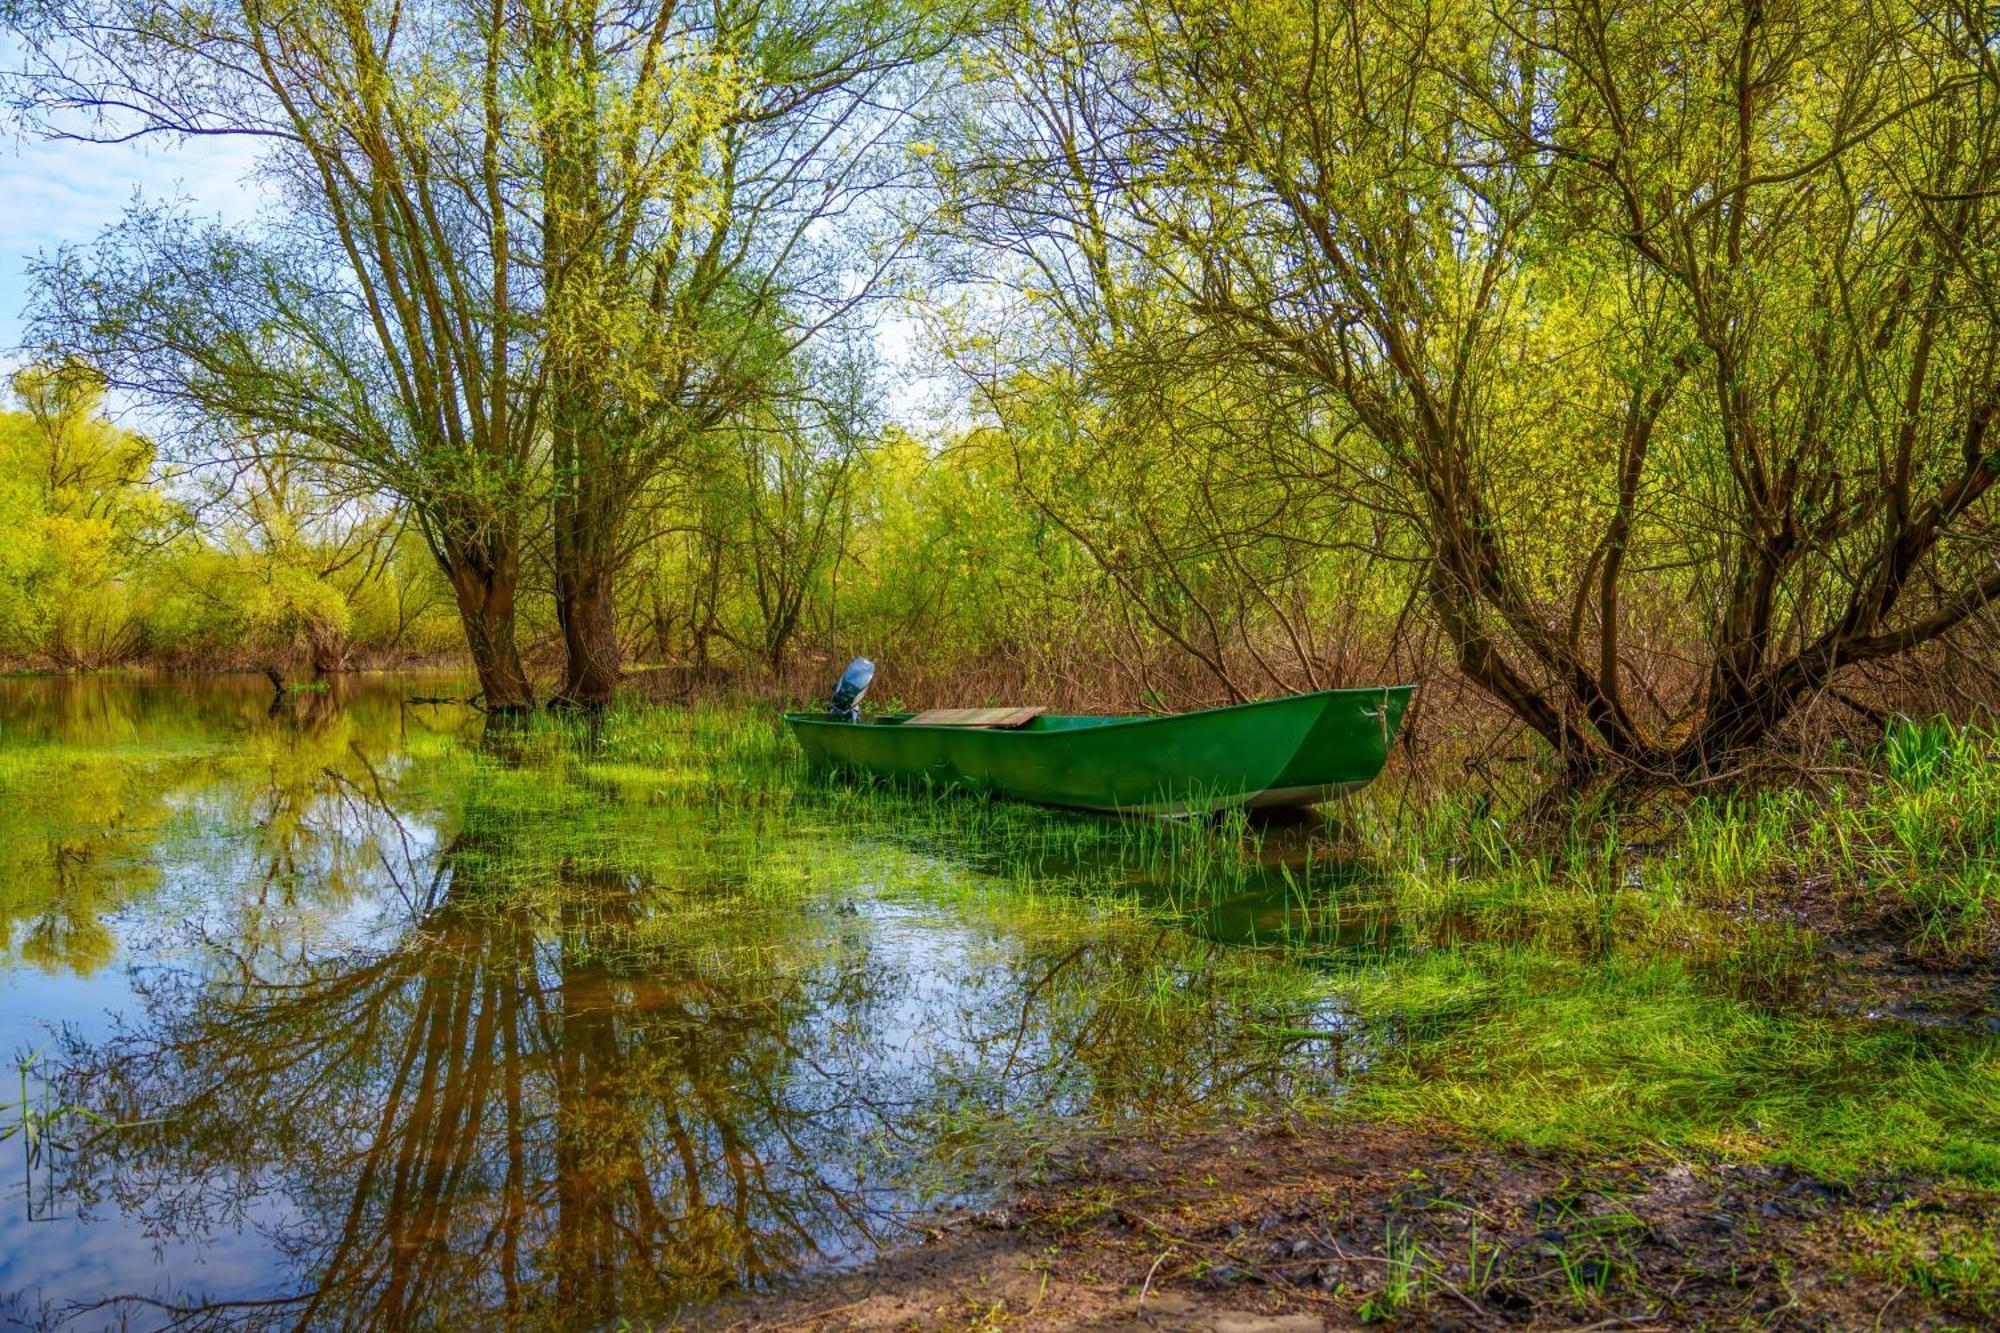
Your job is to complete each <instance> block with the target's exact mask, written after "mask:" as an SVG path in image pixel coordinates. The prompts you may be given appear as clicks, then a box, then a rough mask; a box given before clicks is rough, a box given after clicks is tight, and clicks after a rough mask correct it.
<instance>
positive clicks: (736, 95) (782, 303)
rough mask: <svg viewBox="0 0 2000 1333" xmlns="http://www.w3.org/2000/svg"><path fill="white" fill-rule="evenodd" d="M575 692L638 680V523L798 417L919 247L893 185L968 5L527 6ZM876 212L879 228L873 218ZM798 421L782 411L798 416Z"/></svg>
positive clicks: (590, 695)
mask: <svg viewBox="0 0 2000 1333" xmlns="http://www.w3.org/2000/svg"><path fill="white" fill-rule="evenodd" d="M522 8H523V12H522V16H521V27H522V32H523V36H522V42H523V51H524V61H525V67H526V75H525V78H524V88H525V92H524V97H525V100H526V103H527V107H528V115H529V116H530V118H531V122H532V126H533V132H534V139H533V142H534V145H535V150H534V151H535V153H536V169H537V173H538V176H537V181H536V207H537V210H538V214H537V216H538V218H539V223H540V237H539V240H540V255H539V264H540V271H541V273H542V275H543V277H542V287H543V291H544V297H545V311H544V321H545V327H546V337H547V340H548V341H547V365H546V370H547V377H548V378H547V400H546V401H547V406H546V411H547V420H548V430H549V441H550V450H551V458H552V464H553V468H552V473H553V487H552V497H553V508H552V548H553V551H554V563H555V583H556V602H557V612H558V615H559V617H560V619H561V623H562V628H563V636H564V642H565V645H566V647H567V650H568V669H567V671H566V673H565V676H564V682H563V697H564V698H565V699H568V700H570V701H573V702H576V703H582V704H596V703H601V702H602V701H603V700H604V699H606V698H608V697H609V695H610V693H611V691H612V689H613V688H614V686H615V685H616V683H617V678H618V661H619V648H618V633H617V628H618V627H617V615H616V609H617V608H616V602H615V600H614V588H615V584H616V581H617V578H618V575H619V572H620V571H621V570H622V569H623V568H624V567H625V566H626V564H627V562H628V561H629V559H630V558H631V556H632V554H633V551H634V549H635V548H636V547H637V546H639V545H641V544H643V543H644V542H645V541H647V540H649V538H650V536H651V535H652V534H651V533H650V532H648V531H647V530H646V528H645V526H644V525H643V524H640V523H637V522H635V521H634V514H635V512H636V511H643V509H644V507H645V503H646V497H647V496H648V495H650V494H653V493H655V489H656V488H654V487H653V486H652V485H651V482H652V480H653V479H654V478H655V477H656V476H658V475H659V473H660V472H661V470H662V469H663V468H667V467H669V466H671V465H675V464H688V463H691V462H692V461H693V460H694V459H695V457H696V455H697V453H698V452H700V450H699V448H698V446H699V445H700V442H701V441H702V439H703V437H704V435H706V434H707V433H709V432H714V431H718V430H722V429H724V428H725V427H726V428H728V429H730V430H734V429H735V424H734V423H737V422H738V421H739V420H740V419H742V418H744V417H745V416H746V415H757V414H760V413H761V414H765V415H768V414H769V413H770V412H772V411H773V410H774V408H773V406H772V400H773V398H774V397H777V396H783V395H785V394H788V393H789V392H790V386H791V385H792V384H793V383H794V382H795V381H796V379H797V375H798V370H799V367H800V366H802V365H806V364H810V363H809V362H806V361H802V360H801V359H800V356H799V353H800V350H801V349H802V348H803V347H804V346H805V344H806V343H807V342H808V341H809V340H810V339H812V338H813V337H814V336H815V335H816V334H818V333H819V332H820V331H821V330H823V329H824V328H826V327H827V326H828V325H829V324H830V323H833V322H835V321H836V320H838V319H840V318H841V317H842V316H843V315H844V314H845V313H846V312H848V311H849V310H851V309H853V308H854V307H855V306H856V305H857V304H858V303H860V302H861V301H863V300H865V299H866V298H867V297H868V296H869V295H870V294H871V293H872V292H873V291H874V290H875V288H876V286H877V284H878V283H879V281H880V279H881V277H882V274H883V273H884V271H885V270H886V268H887V267H888V265H889V264H891V263H892V262H893V261H894V259H895V257H896V255H897V253H898V248H899V243H898V241H897V238H896V237H895V236H894V235H893V234H892V233H891V232H888V231H885V230H884V229H883V228H882V227H881V226H878V225H875V224H876V223H879V222H885V221H886V220H887V219H888V218H889V216H890V214H891V212H892V210H890V209H889V208H888V207H887V205H886V201H884V200H883V199H882V198H881V195H882V193H883V192H884V191H887V190H890V189H892V188H893V187H894V186H895V185H896V184H897V179H898V176H899V174H900V173H901V172H902V171H903V170H904V168H905V165H906V158H905V156H904V154H903V151H902V147H901V140H902V137H903V135H904V132H905V130H906V129H907V127H908V124H909V115H908V112H909V109H910V106H911V104H912V101H913V99H914V98H915V97H916V96H917V95H918V94H919V93H920V92H921V87H920V82H919V81H920V79H921V77H922V62H923V61H924V60H925V59H926V58H927V57H929V56H931V55H933V54H934V53H935V52H936V51H937V50H938V49H939V48H940V47H941V46H942V44H943V43H944V42H945V41H946V40H947V39H948V37H949V35H950V34H951V33H952V32H954V31H955V30H956V28H957V26H958V22H959V19H958V17H957V16H958V15H960V14H962V12H963V10H964V6H960V5H953V4H918V3H907V2H906V0H845V2H844V3H837V4H825V3H817V2H814V0H701V2H700V3H683V4H668V5H662V6H660V7H658V8H656V9H638V10H635V9H632V8H630V7H628V6H623V5H615V4H609V3H602V2H601V0H527V2H526V3H525V4H524V5H523V7H522ZM871 220H872V221H871ZM779 410H781V409H779Z"/></svg>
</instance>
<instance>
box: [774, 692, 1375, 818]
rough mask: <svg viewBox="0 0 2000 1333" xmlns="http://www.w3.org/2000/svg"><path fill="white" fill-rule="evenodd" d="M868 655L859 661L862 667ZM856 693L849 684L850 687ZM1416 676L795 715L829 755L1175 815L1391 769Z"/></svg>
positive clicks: (1306, 795) (807, 741)
mask: <svg viewBox="0 0 2000 1333" xmlns="http://www.w3.org/2000/svg"><path fill="white" fill-rule="evenodd" d="M857 665H859V664H857ZM843 688H844V689H845V682H844V683H843ZM1413 688H1414V687H1413V686H1409V685H1391V686H1380V687H1376V688H1372V689H1359V690H1322V691H1320V692H1319V693H1317V694H1297V695H1293V696H1291V697H1289V698H1284V699H1267V700H1265V701H1263V702H1261V703H1248V704H1236V705H1234V706H1232V707H1228V708H1210V709H1207V710H1205V711H1203V712H1199V713H1176V714H1170V715H1166V716H1160V717H1143V716H1141V717H1105V716H1089V715H1062V714H1054V713H1045V712H1042V711H1041V710H1039V709H1032V708H1011V709H1010V708H994V709H932V710H930V711H929V712H925V713H896V714H888V715H884V716H880V717H874V718H870V719H867V720H866V721H857V720H850V719H851V718H852V712H851V709H852V706H853V704H854V702H855V698H856V697H858V691H854V692H853V694H852V695H850V696H849V697H846V698H845V699H844V700H843V699H842V698H840V697H836V699H835V704H834V707H835V708H836V709H841V710H842V711H845V712H847V716H841V715H840V714H839V713H836V712H831V711H830V713H829V715H825V716H822V715H820V714H815V713H787V714H786V715H785V720H786V721H787V722H789V723H790V724H791V727H792V733H793V734H794V735H796V736H797V737H798V739H799V744H800V745H801V746H802V747H804V749H805V752H806V757H807V758H808V759H810V760H812V761H813V762H814V763H815V764H821V765H826V766H831V767H839V768H848V769H854V770H858V771H861V772H866V773H874V774H878V775H881V776H884V777H893V778H903V779H912V780H916V781H919V782H927V783H932V784H936V785H939V786H945V787H953V786H956V787H964V788H970V789H972V790H976V791H990V792H993V793H995V794H997V795H1001V796H1011V797H1014V798H1016V799H1019V800H1024V801H1035V802H1038V803H1040V804H1042V805H1061V806H1074V807H1078V808H1081V809H1085V810H1112V811H1120V812H1144V813H1153V814H1174V813H1179V812H1182V811H1185V810H1189V809H1216V808H1222V807H1228V806H1235V805H1248V806H1252V807H1260V808H1261V807H1270V806H1300V805H1312V804H1314V803H1316V802H1319V801H1323V800H1326V799H1328V798H1329V797H1332V796H1336V795H1339V794H1340V793H1341V792H1344V791H1351V790H1353V789H1354V788H1356V787H1359V786H1361V785H1362V784H1364V783H1366V782H1368V781H1369V780H1370V779H1371V778H1373V777H1374V776H1375V775H1376V774H1377V773H1379V772H1380V771H1381V770H1382V764H1383V761H1384V760H1386V759H1387V758H1388V754H1389V745H1390V742H1391V741H1393V740H1394V739H1395V737H1396V728H1397V726H1398V725H1399V724H1400V723H1401V722H1402V720H1403V709H1404V707H1405V706H1406V705H1407V704H1408V703H1409V700H1410V692H1411V690H1412V689H1413Z"/></svg>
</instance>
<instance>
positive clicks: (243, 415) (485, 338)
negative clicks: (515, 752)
mask: <svg viewBox="0 0 2000 1333" xmlns="http://www.w3.org/2000/svg"><path fill="white" fill-rule="evenodd" d="M7 13H8V16H9V18H10V19H11V21H12V25H13V27H14V29H15V31H16V32H17V33H18V34H19V35H20V38H21V41H22V43H23V49H24V60H23V62H22V66H21V68H20V69H19V70H18V71H17V72H16V73H15V74H14V75H13V76H11V77H10V80H9V90H10V93H11V95H12V97H13V99H14V101H15V102H16V104H17V106H18V107H19V108H20V109H21V110H22V111H23V112H25V114H26V115H27V116H28V117H29V118H30V120H31V121H32V123H34V124H36V125H38V126H39V127H41V128H42V129H43V130H44V131H46V132H48V133H51V134H57V135H61V136H64V137H68V138H73V139H83V140H93V139H94V140H104V141H114V140H125V139H130V138H134V137H143V136H155V135H157V136H165V137H170V138H171V137H197V136H211V135H213V136H234V137H240V138H243V139H246V140H249V141H252V142H254V143H256V144H258V145H261V146H262V148H263V149H264V152H265V156H264V158H263V161H262V171H261V178H262V180H263V181H264V183H265V184H266V185H267V186H268V187H269V188H270V190H271V191H272V192H273V200H272V202H273V206H272V208H271V209H270V210H268V212H267V215H266V218H265V221H264V223H263V225H262V226H261V227H260V228H258V229H256V230H255V231H254V232H252V231H242V232H232V231H227V230H224V229H221V228H215V227H211V228H206V229H204V228H202V227H200V226H198V225H196V224H195V223H194V222H193V221H192V220H191V219H190V218H188V217H187V216H186V215H185V214H184V213H181V212H179V211H176V210H173V209H170V208H162V207H158V206H135V208H134V209H133V211H132V212H131V214H130V215H129V216H128V217H127V218H126V219H125V221H124V222H123V223H121V224H120V225H118V226H117V227H115V228H113V229H112V230H110V231H109V232H107V233H106V234H105V235H104V236H103V237H101V238H100V239H99V240H98V241H97V242H96V243H95V244H94V245H92V246H91V247H90V248H89V249H88V250H69V251H65V252H63V253H62V254H61V255H59V256H58V257H56V258H55V259H54V260H53V261H50V262H48V263H45V264H43V265H42V266H41V267H40V271H39V275H38V277H39V294H38V297H37V304H36V314H35V319H34V323H33V329H34V331H35V333H36V334H37V336H38V338H39V339H40V340H41V341H44V342H46V343H47V344H49V345H51V346H54V347H59V348H63V349H66V350H68V351H70V352H73V353H75V354H77V355H80V356H82V357H84V358H86V359H88V360H89V361H90V362H91V363H92V364H94V365H96V366H98V367H100V368H101V369H102V370H103V371H104V373H105V374H106V375H107V376H108V378H109V380H110V381H111V383H112V384H113V385H114V386H116V387H117V388H119V389H120V390H122V391H125V392H127V393H130V394H133V395H135V396H136V397H138V398H139V399H141V400H142V401H144V402H146V403H148V404H150V405H151V406H152V407H153V408H154V409H155V410H156V411H158V412H161V413H162V414H163V415H164V416H165V417H167V418H168V419H169V420H173V421H177V422H180V423H182V424H184V425H186V426H187V427H189V428H190V429H193V428H194V427H196V426H197V425H198V424H199V423H212V422H218V421H219V422H226V423H228V424H229V426H230V428H231V429H232V431H236V432H240V433H253V434H259V435H263V436H265V437H268V438H274V439H275V438H283V439H286V440H290V441H295V442H298V445H299V446H300V447H302V448H304V449H306V450H309V451H310V452H311V455H312V456H313V457H314V458H315V459H317V460H319V461H323V462H325V463H326V464H328V465H329V466H331V467H334V468H336V469H345V470H348V471H349V472H351V473H352V474H353V475H355V476H357V477H358V478H360V479H363V480H365V481H366V482H368V483H370V484H372V485H375V486H379V487H381V488H383V489H386V490H388V491H390V492H393V493H394V494H395V495H397V496H399V497H401V498H402V499H403V500H404V501H406V502H407V503H408V504H409V506H410V507H411V509H412V511H413V512H414V514H415V516H416V519H417V522H418V525H419V526H420V528H421V530H422V532H423V535H424V537H425V539H426V541H427V542H428V544H429V547H430V550H431V553H432V554H433V555H434V556H435V558H436V560H437V562H438V565H439V567H440V568H441V569H442V570H443V572H444V574H445V576H446V577H447V578H448V579H449V581H450V583H451V587H452V589H453V592H454V594H455V596H456V600H457V605H458V611H459V615H460V618H461V620H462V622H463V624H464V629H465V636H466V642H467V645H468V647H469V648H470V650H471V653H472V657H473V660H474V662H475V663H476V665H477V667H478V671H479V677H480V685H481V688H482V690H483V691H484V694H485V698H486V702H487V705H488V706H489V707H490V708H493V709H495V710H510V709H518V708H523V707H526V706H528V705H529V704H530V703H531V702H532V696H531V692H530V687H529V683H528V680H527V677H526V675H525V673H524V672H523V670H522V667H521V662H520V657H519V654H518V652H517V651H516V647H515V641H514V614H515V611H514V608H515V596H516V587H517V582H518V578H519V568H520V560H521V551H522V543H523V529H524V522H525V520H526V517H527V516H528V515H529V514H530V513H531V512H532V505H533V501H532V491H533V481H534V476H535V467H536V451H537V440H538V432H539V429H540V427H539V424H538V421H537V399H538V388H537V384H536V378H537V375H538V367H537V365H536V358H535V356H534V355H533V347H532V344H531V342H530V341H529V338H528V334H529V332H530V329H531V324H532V314H533V308H532V303H531V302H532V295H533V293H532V284H523V283H522V282H521V280H520V277H519V273H520V264H519V262H518V260H519V256H518V253H517V250H518V247H517V243H516V240H515V235H514V233H515V231H516V230H517V228H518V226H519V219H518V217H517V216H516V215H515V212H514V210H515V209H516V208H517V207H518V199H516V198H514V197H513V195H514V191H513V185H514V179H515V176H516V175H517V174H518V173H517V171H516V167H515V164H514V163H513V160H512V158H513V149H512V146H511V145H510V143H509V142H508V138H507V129H508V125H507V119H506V115H505V106H506V104H507V101H508V93H507V85H508V84H509V83H510V82H511V80H512V78H513V72H512V70H511V68H510V66H509V59H510V53H509V50H508V46H507V42H506V36H507V33H506V20H505V15H504V12H503V11H502V10H501V9H499V8H496V7H493V6H482V5H476V4H453V3H446V4H443V5H438V6H428V7H424V8H421V9H417V10H410V9H407V8H405V7H403V6H401V5H396V4H387V3H383V4H374V3H363V4H356V5H342V6H332V7H329V6H315V5H276V6H274V5H269V4H265V3H262V0H241V3H238V2H237V0H19V2H18V3H15V4H12V5H10V6H9V8H8V10H7ZM524 285H526V286H528V288H529V290H528V291H525V292H524V291H523V286H524Z"/></svg>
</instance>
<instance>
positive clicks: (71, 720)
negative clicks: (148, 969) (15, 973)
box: [0, 678, 452, 974]
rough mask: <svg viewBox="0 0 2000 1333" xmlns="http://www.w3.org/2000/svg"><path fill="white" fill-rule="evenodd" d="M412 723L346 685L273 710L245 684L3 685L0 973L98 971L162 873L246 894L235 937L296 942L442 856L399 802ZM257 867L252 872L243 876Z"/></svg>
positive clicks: (374, 692)
mask: <svg viewBox="0 0 2000 1333" xmlns="http://www.w3.org/2000/svg"><path fill="white" fill-rule="evenodd" d="M409 711H410V710H409V709H408V708H406V707H405V706H404V705H403V702H402V700H401V697H400V695H399V694H398V692H396V691H394V690H389V689H383V688H368V687H356V686H352V685H351V684H350V683H349V682H346V681H344V680H340V679H336V680H335V681H334V682H333V683H332V684H331V685H330V686H329V687H328V688H326V689H323V690H316V691H305V692H299V693H297V694H293V695H290V696H287V697H285V698H284V699H282V700H281V701H280V706H278V707H273V706H272V705H271V700H270V691H269V688H268V687H263V688H262V691H261V693H260V692H259V691H258V689H257V688H255V687H254V686H253V685H252V684H251V683H250V682H247V681H246V682H231V681H228V680H224V681H220V682H211V683H210V684H209V685H208V686H206V687H205V688H203V689H199V690H187V689H184V688H170V687H166V686H159V685H149V684H147V683H146V682H144V681H141V680H130V679H118V678H110V679H104V678H81V679H69V678H62V679H33V680H27V681H9V682H6V683H5V688H0V735H4V736H5V737H6V740H7V748H6V749H5V750H4V752H0V761H4V764H0V798H4V799H5V802H6V804H7V806H8V818H7V819H6V820H4V821H0V946H4V949H0V964H4V962H5V961H6V957H5V955H6V953H11V954H12V955H13V956H14V957H15V958H17V959H19V960H20V961H22V962H25V963H30V964H33V965H35V966H39V967H41V968H43V969H45V970H48V971H71V972H76V973H79V974H88V973H90V972H93V971H95V970H97V969H98V968H100V967H102V966H103V965H104V964H105V963H106V962H108V961H109V960H110V959H111V958H112V957H113V955H114V954H115V952H116V941H115V939H114V937H113V933H112V931H111V929H110V927H109V926H108V924H107V922H108V921H109V919H110V918H111V917H112V916H113V915H114V914H116V913H118V912H120V911H122V910H125V909H127V908H129V907H131V906H133V905H134V904H138V903H144V902H146V901H148V900H149V899H151V898H152V897H153V896H154V895H155V894H157V893H158V891H159V890H160V889H161V888H162V886H163V882H164V880H165V879H166V878H168V877H169V876H167V875H163V870H168V871H176V872H180V873H181V874H182V875H183V876H186V875H192V874H199V876H200V877H201V878H202V879H203V880H205V881H207V882H212V883H217V884H225V885H227V886H229V887H230V888H231V889H232V890H234V891H236V892H238V893H239V894H241V895H243V896H244V898H245V901H244V903H243V904H242V905H241V906H242V907H243V909H244V910H241V911H234V910H232V911H231V913H230V918H231V927H232V929H250V930H252V931H256V930H257V929H259V927H258V925H257V920H256V918H257V916H258V914H259V913H262V914H264V915H267V916H271V917H275V918H280V919H282V920H283V921H284V922H285V924H284V925H282V926H278V925H276V924H275V923H274V928H276V929H280V930H286V931H291V930H293V927H294V926H295V925H296V922H294V921H292V920H291V918H292V917H293V916H294V915H295V914H296V913H297V912H299V911H300V910H303V909H308V908H310V909H311V910H314V911H317V912H320V913H322V914H330V913H335V912H338V911H340V910H342V909H343V908H344V907H345V906H346V905H348V904H350V903H352V902H353V901H354V900H355V898H356V897H357V896H359V895H361V894H363V893H366V892H372V891H374V890H376V889H378V888H380V887H381V883H380V881H381V880H382V879H383V878H384V877H385V876H387V877H389V878H392V879H393V878H398V877H404V878H406V877H408V875H409V874H410V873H411V870H412V868H413V867H417V866H419V865H421V864H424V863H427V862H428V860H429V859H430V857H431V855H432V853H433V852H434V851H435V847H434V846H433V845H431V842H430V840H429V824H430V823H433V822H435V821H434V818H432V817H431V816H432V815H433V813H434V812H427V811H421V810H413V809H412V808H411V803H410V802H409V800H408V799H407V797H406V796H405V795H404V794H403V793H402V792H400V791H399V790H398V786H399V783H400V780H401V778H402V776H403V772H404V765H403V763H402V762H401V761H400V759H399V758H398V755H399V752H400V751H401V750H402V748H403V747H404V746H405V745H406V744H407V742H408V739H409V732H410V728H411V723H410V721H409ZM451 720H452V719H450V718H449V717H447V718H445V719H442V721H444V722H445V723H446V724H447V725H448V724H449V722H450V721H451ZM223 740H226V741H227V742H228V748H227V749H226V750H224V749H219V748H218V747H217V742H218V741H223ZM253 853H254V855H256V856H257V857H259V858H261V864H260V865H258V866H257V867H254V869H253V868H249V867H245V866H243V865H240V864H237V862H238V861H240V860H241V858H242V857H243V856H245V855H247V854H253ZM266 933H269V932H268V931H267V932H266ZM294 933H295V932H294Z"/></svg>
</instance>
